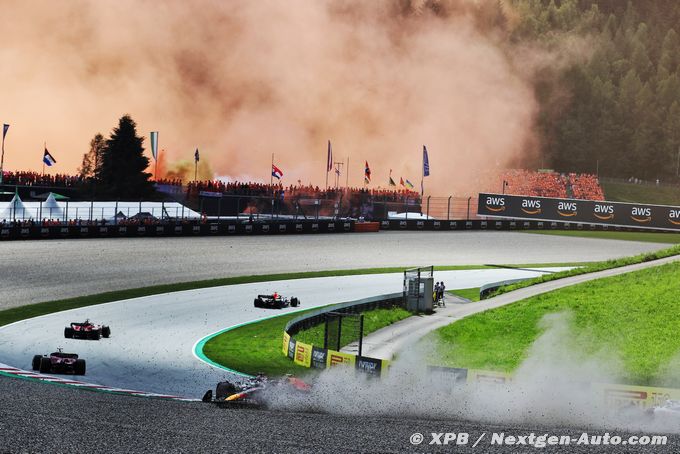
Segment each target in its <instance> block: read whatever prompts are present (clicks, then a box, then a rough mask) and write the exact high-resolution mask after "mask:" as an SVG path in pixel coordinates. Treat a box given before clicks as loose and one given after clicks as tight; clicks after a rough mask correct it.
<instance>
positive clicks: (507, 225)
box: [380, 219, 670, 232]
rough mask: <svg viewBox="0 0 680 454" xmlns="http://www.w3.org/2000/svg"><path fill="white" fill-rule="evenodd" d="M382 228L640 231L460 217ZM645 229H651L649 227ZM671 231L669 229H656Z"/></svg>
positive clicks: (394, 223)
mask: <svg viewBox="0 0 680 454" xmlns="http://www.w3.org/2000/svg"><path fill="white" fill-rule="evenodd" d="M380 230H428V231H432V230H597V231H616V232H639V231H640V228H636V227H632V226H624V227H622V226H610V225H603V224H595V223H581V222H564V221H542V220H524V219H503V220H501V219H474V220H472V219H467V220H466V219H462V220H461V219H459V220H450V221H439V220H432V219H428V220H420V219H401V220H393V219H391V220H383V221H380ZM644 230H646V231H649V230H650V229H649V228H645V229H644ZM656 230H657V231H660V232H669V231H670V230H668V229H656Z"/></svg>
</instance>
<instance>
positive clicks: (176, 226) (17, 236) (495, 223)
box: [0, 219, 669, 240]
mask: <svg viewBox="0 0 680 454" xmlns="http://www.w3.org/2000/svg"><path fill="white" fill-rule="evenodd" d="M355 225H356V222H355V221H353V220H332V219H326V220H318V221H317V220H307V221H302V220H297V221H296V220H283V219H281V220H266V221H255V222H250V221H247V220H242V221H235V220H224V221H220V222H205V223H195V222H193V223H173V222H165V223H163V224H151V225H120V224H118V225H116V224H108V225H57V226H44V227H43V226H40V225H39V224H34V225H25V226H22V225H17V226H4V227H0V240H28V239H60V238H116V237H158V236H220V235H221V236H229V235H271V234H277V235H278V234H300V233H342V232H354V231H355V230H356V229H355ZM380 230H415V231H418V230H426V231H433V230H434V231H453V230H590V231H617V232H619V231H620V232H633V231H640V230H639V229H636V228H634V227H619V226H616V227H612V226H607V225H600V224H583V223H570V222H548V221H521V220H479V219H478V220H474V221H467V220H457V221H438V220H412V219H409V220H384V221H381V222H380ZM645 231H650V229H648V228H647V229H645ZM657 231H659V232H669V231H668V230H662V229H658V230H657Z"/></svg>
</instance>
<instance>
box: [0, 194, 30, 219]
mask: <svg viewBox="0 0 680 454" xmlns="http://www.w3.org/2000/svg"><path fill="white" fill-rule="evenodd" d="M30 217H31V215H30V214H29V213H28V210H27V209H26V206H25V205H24V202H22V201H21V198H20V197H19V194H14V197H12V200H11V201H10V202H9V203H8V204H7V205H6V206H5V209H4V210H2V211H1V212H0V219H6V220H8V221H13V220H14V219H20V220H21V219H24V218H30Z"/></svg>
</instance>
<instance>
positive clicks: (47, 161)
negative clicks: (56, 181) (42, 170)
mask: <svg viewBox="0 0 680 454" xmlns="http://www.w3.org/2000/svg"><path fill="white" fill-rule="evenodd" d="M43 162H44V163H45V164H47V165H48V166H49V167H52V165H53V164H56V163H57V160H56V159H54V157H53V156H52V155H51V154H50V152H49V151H47V148H45V153H44V154H43Z"/></svg>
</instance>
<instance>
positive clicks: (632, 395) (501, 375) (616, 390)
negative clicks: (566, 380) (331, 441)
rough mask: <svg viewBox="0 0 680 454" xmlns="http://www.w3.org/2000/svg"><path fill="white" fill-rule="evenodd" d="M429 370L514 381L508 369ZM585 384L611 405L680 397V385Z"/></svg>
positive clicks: (457, 377) (459, 377)
mask: <svg viewBox="0 0 680 454" xmlns="http://www.w3.org/2000/svg"><path fill="white" fill-rule="evenodd" d="M428 371H429V373H430V374H431V375H437V376H439V377H440V379H441V380H449V381H452V382H454V383H490V384H503V383H510V382H512V375H511V374H509V373H505V372H495V371H489V370H481V369H464V368H457V367H440V366H429V367H428ZM584 386H587V387H589V389H590V390H592V391H594V394H596V395H599V396H600V397H601V398H602V401H603V403H605V404H606V405H607V406H609V407H614V408H621V407H630V406H635V407H637V408H640V409H642V410H645V409H648V408H652V407H654V406H659V405H663V404H664V402H666V401H667V400H680V389H676V388H660V387H653V386H637V385H619V384H610V383H584Z"/></svg>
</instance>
